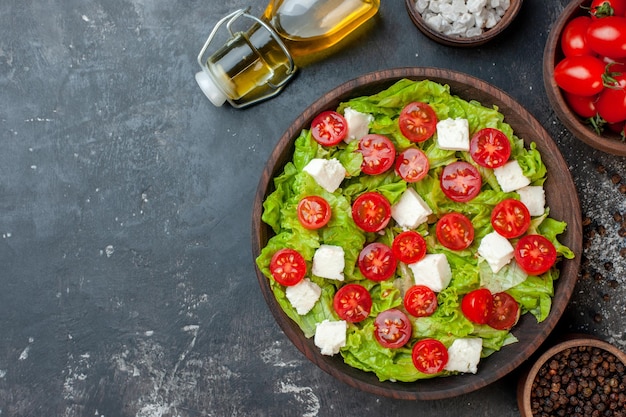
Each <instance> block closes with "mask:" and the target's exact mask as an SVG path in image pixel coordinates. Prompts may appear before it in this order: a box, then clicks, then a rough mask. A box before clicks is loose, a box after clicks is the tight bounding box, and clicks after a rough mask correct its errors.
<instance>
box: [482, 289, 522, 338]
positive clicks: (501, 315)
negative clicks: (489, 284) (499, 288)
mask: <svg viewBox="0 0 626 417" xmlns="http://www.w3.org/2000/svg"><path fill="white" fill-rule="evenodd" d="M519 316H520V309H519V304H518V303H517V301H515V298H513V297H512V296H511V295H509V294H507V293H505V292H499V293H496V294H494V295H493V312H492V313H491V317H490V318H489V320H488V321H487V325H488V326H489V327H491V328H494V329H496V330H509V329H510V328H511V327H513V326H515V323H517V320H518V319H519Z"/></svg>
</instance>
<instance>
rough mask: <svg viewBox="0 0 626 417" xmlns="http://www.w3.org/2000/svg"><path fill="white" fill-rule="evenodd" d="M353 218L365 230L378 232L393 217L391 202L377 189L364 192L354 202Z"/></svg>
mask: <svg viewBox="0 0 626 417" xmlns="http://www.w3.org/2000/svg"><path fill="white" fill-rule="evenodd" d="M352 219H353V220H354V223H355V224H356V225H357V226H358V227H359V228H361V229H362V230H364V231H365V232H378V231H379V230H382V229H384V228H385V226H387V224H388V223H389V220H390V219H391V204H389V200H387V199H386V198H385V197H384V196H383V195H382V194H379V193H377V192H375V191H369V192H366V193H363V194H361V195H360V196H359V197H357V198H356V200H354V203H352Z"/></svg>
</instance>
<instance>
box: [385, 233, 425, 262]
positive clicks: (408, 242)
mask: <svg viewBox="0 0 626 417" xmlns="http://www.w3.org/2000/svg"><path fill="white" fill-rule="evenodd" d="M391 250H392V252H393V255H394V256H395V257H396V259H397V260H399V261H400V262H404V263H405V264H413V263H415V262H417V261H419V260H421V259H422V258H423V257H424V256H426V240H425V239H424V238H423V237H422V235H420V234H419V233H417V232H416V231H414V230H406V231H404V232H402V233H400V234H398V235H397V236H396V237H395V238H394V239H393V243H392V244H391Z"/></svg>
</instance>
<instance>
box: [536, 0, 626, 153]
mask: <svg viewBox="0 0 626 417" xmlns="http://www.w3.org/2000/svg"><path fill="white" fill-rule="evenodd" d="M543 80H544V84H545V88H546V93H547V95H548V99H549V101H550V103H551V105H552V107H553V108H554V111H555V112H556V114H557V116H558V118H559V120H561V122H562V123H563V124H564V125H565V126H566V127H567V128H568V129H569V130H570V131H571V132H572V133H573V134H574V135H575V136H576V137H577V138H578V139H580V140H581V141H583V142H585V143H586V144H588V145H590V146H592V147H594V148H596V149H599V150H601V151H603V152H607V153H611V154H614V155H620V156H626V140H625V138H624V126H625V125H626V2H624V1H623V0H573V1H572V2H570V4H569V5H568V6H567V7H566V8H565V9H564V10H563V12H562V13H561V15H560V16H559V18H558V19H557V21H556V22H555V24H554V26H553V28H552V30H551V31H550V35H549V37H548V40H547V42H546V46H545V50H544V59H543Z"/></svg>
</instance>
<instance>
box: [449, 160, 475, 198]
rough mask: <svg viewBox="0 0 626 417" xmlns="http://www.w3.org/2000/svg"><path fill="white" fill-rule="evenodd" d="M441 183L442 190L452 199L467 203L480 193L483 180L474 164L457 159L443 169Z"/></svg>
mask: <svg viewBox="0 0 626 417" xmlns="http://www.w3.org/2000/svg"><path fill="white" fill-rule="evenodd" d="M440 184H441V190H442V191H443V193H444V194H445V195H446V197H448V198H449V199H450V200H453V201H457V202H460V203H466V202H468V201H470V200H471V199H473V198H474V197H476V196H477V195H478V193H480V187H482V184H483V180H482V178H481V176H480V173H479V172H478V169H476V167H475V166H474V165H472V164H470V163H468V162H464V161H457V162H453V163H451V164H449V165H447V166H446V167H445V168H444V169H443V171H442V173H441V179H440Z"/></svg>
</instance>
